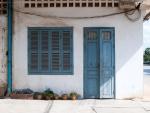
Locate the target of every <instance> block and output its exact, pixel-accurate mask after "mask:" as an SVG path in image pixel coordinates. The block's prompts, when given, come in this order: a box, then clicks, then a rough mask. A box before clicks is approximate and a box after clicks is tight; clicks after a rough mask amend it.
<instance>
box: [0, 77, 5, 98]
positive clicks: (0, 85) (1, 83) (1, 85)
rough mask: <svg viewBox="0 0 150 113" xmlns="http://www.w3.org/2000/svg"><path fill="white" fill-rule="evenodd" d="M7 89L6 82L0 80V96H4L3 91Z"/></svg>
mask: <svg viewBox="0 0 150 113" xmlns="http://www.w3.org/2000/svg"><path fill="white" fill-rule="evenodd" d="M6 90H7V84H6V83H5V82H4V81H2V80H0V97H4V96H5V92H6Z"/></svg>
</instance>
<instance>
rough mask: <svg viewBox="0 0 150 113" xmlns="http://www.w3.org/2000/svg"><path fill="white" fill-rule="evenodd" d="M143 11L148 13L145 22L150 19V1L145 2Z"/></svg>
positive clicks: (145, 0)
mask: <svg viewBox="0 0 150 113" xmlns="http://www.w3.org/2000/svg"><path fill="white" fill-rule="evenodd" d="M142 9H144V10H145V11H146V15H145V17H144V20H149V19H150V0H143V3H142Z"/></svg>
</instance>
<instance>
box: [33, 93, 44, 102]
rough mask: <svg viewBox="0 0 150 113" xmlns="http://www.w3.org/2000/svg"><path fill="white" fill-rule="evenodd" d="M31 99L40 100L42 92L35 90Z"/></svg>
mask: <svg viewBox="0 0 150 113" xmlns="http://www.w3.org/2000/svg"><path fill="white" fill-rule="evenodd" d="M33 99H36V100H42V99H43V94H42V93H41V92H35V93H34V95H33Z"/></svg>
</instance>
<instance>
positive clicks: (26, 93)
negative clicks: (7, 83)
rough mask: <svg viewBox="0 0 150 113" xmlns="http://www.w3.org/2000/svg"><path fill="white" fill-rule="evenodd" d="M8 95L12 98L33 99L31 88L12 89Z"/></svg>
mask: <svg viewBox="0 0 150 113" xmlns="http://www.w3.org/2000/svg"><path fill="white" fill-rule="evenodd" d="M10 97H11V98H12V99H33V91H32V90H31V89H20V90H14V91H13V92H12V93H11V94H10Z"/></svg>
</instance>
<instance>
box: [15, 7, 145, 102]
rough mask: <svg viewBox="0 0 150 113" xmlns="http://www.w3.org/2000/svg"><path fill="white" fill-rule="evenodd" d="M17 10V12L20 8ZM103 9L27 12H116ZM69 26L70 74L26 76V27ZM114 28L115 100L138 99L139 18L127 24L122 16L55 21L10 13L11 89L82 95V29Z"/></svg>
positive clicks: (140, 77) (140, 75) (140, 87)
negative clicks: (71, 40) (71, 43)
mask: <svg viewBox="0 0 150 113" xmlns="http://www.w3.org/2000/svg"><path fill="white" fill-rule="evenodd" d="M20 10H21V9H20ZM26 11H27V10H26ZM116 11H118V10H117V9H111V8H110V9H107V8H72V9H69V8H58V9H57V8H51V9H49V10H47V9H44V8H43V10H41V9H39V10H38V9H33V10H30V13H32V12H34V13H38V12H40V13H38V14H42V15H58V16H93V15H102V14H107V13H111V12H116ZM60 26H63V27H66V26H69V27H70V26H73V32H74V35H73V40H74V41H73V42H74V47H73V49H74V75H73V76H71V75H70V76H65V75H58V76H56V75H28V66H27V62H28V61H27V59H28V58H27V56H28V55H27V28H28V27H60ZM84 27H115V46H116V48H115V57H116V58H115V63H116V69H115V71H116V75H115V76H116V80H115V82H116V83H115V86H116V98H117V99H123V98H132V97H140V96H141V95H142V92H143V64H142V62H143V58H142V55H143V49H142V43H143V35H142V31H143V30H142V29H143V28H142V19H140V20H139V21H137V22H131V21H129V20H128V19H127V18H126V17H125V16H124V15H117V16H112V17H107V18H96V19H85V20H83V19H79V20H75V19H58V18H57V19H56V18H50V17H39V16H34V15H28V14H23V13H20V12H16V11H15V12H14V35H13V55H14V56H13V88H15V89H19V88H31V89H33V90H35V91H40V90H44V89H46V88H51V89H52V90H54V91H55V92H56V93H65V92H71V91H76V92H78V93H79V94H81V96H83V28H84Z"/></svg>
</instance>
